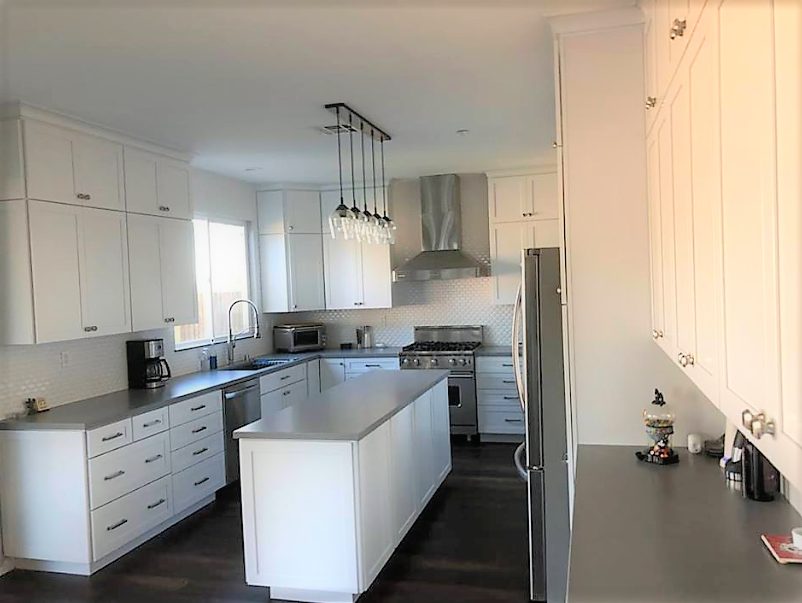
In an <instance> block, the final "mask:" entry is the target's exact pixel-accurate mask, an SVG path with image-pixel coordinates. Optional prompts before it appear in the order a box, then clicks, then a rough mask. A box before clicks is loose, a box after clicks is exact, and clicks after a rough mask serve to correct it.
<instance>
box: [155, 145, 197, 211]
mask: <svg viewBox="0 0 802 603" xmlns="http://www.w3.org/2000/svg"><path fill="white" fill-rule="evenodd" d="M156 187H157V191H158V197H159V205H158V211H159V212H160V213H163V214H164V215H167V216H169V217H171V218H183V219H185V220H189V219H191V218H192V198H191V184H190V170H189V165H188V164H186V163H184V162H182V161H174V160H172V159H168V158H159V160H158V165H157V178H156Z"/></svg>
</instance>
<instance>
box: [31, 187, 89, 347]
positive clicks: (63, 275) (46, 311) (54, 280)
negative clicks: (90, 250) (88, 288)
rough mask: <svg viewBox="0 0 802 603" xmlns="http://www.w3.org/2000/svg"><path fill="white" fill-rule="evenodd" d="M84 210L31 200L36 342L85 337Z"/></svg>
mask: <svg viewBox="0 0 802 603" xmlns="http://www.w3.org/2000/svg"><path fill="white" fill-rule="evenodd" d="M80 211H81V208H79V207H74V206H68V205H59V204H57V203H47V202H42V201H29V204H28V213H29V220H30V229H31V264H32V273H33V303H34V309H35V310H34V312H35V328H36V342H37V343H47V342H50V341H65V340H69V339H80V338H81V337H83V336H84V334H85V333H84V331H83V327H82V324H81V285H80V282H81V277H80V270H79V259H78V257H79V241H78V221H79V215H78V214H79V212H80Z"/></svg>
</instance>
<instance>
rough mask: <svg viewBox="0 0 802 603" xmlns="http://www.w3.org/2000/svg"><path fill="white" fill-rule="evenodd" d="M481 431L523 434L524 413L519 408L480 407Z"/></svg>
mask: <svg viewBox="0 0 802 603" xmlns="http://www.w3.org/2000/svg"><path fill="white" fill-rule="evenodd" d="M479 433H498V434H512V435H518V434H521V435H523V433H524V414H523V412H521V410H520V409H518V410H497V409H489V408H487V407H480V408H479Z"/></svg>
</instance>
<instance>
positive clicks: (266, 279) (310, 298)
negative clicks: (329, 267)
mask: <svg viewBox="0 0 802 603" xmlns="http://www.w3.org/2000/svg"><path fill="white" fill-rule="evenodd" d="M259 259H260V260H261V261H260V263H261V267H262V311H263V312H303V311H308V310H323V309H324V308H325V306H326V302H325V297H324V293H323V242H322V241H321V236H320V235H319V234H317V235H315V234H289V235H280V234H273V235H260V236H259Z"/></svg>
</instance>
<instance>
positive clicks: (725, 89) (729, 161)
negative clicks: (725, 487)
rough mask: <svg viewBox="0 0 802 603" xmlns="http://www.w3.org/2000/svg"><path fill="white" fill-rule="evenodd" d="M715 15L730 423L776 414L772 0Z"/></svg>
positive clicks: (733, 2) (725, 5) (732, 2)
mask: <svg viewBox="0 0 802 603" xmlns="http://www.w3.org/2000/svg"><path fill="white" fill-rule="evenodd" d="M719 16H720V23H719V25H720V32H719V33H720V62H721V69H720V72H721V187H722V188H721V196H722V248H723V270H724V279H723V282H724V286H723V305H724V332H723V335H724V337H723V343H724V349H723V355H722V361H723V366H722V383H721V396H722V405H723V408H724V410H725V411H726V412H727V414H728V416H730V417H731V418H733V417H737V418H736V419H735V420H737V421H738V423H740V420H739V417H740V413H741V411H743V410H746V409H750V410H752V411H757V410H765V411H766V412H767V413H768V414H769V416H771V417H773V418H775V420H776V419H777V417H779V415H780V413H779V410H780V409H779V400H780V387H779V386H780V363H779V358H778V351H779V347H780V338H779V329H778V322H779V313H778V308H779V306H778V301H779V299H778V285H777V282H778V277H779V274H778V269H777V186H776V147H775V106H774V94H773V92H774V74H773V65H774V52H773V50H774V49H773V19H772V16H773V15H772V2H771V0H753V1H751V2H748V3H745V2H740V1H738V0H727V1H725V2H722V4H721V7H720V9H719ZM745 39H748V40H749V44H744V40H745ZM797 202H798V200H797ZM768 439H769V438H765V439H764V444H763V445H765V444H767V443H768V442H767V440H768ZM772 460H774V459H772Z"/></svg>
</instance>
